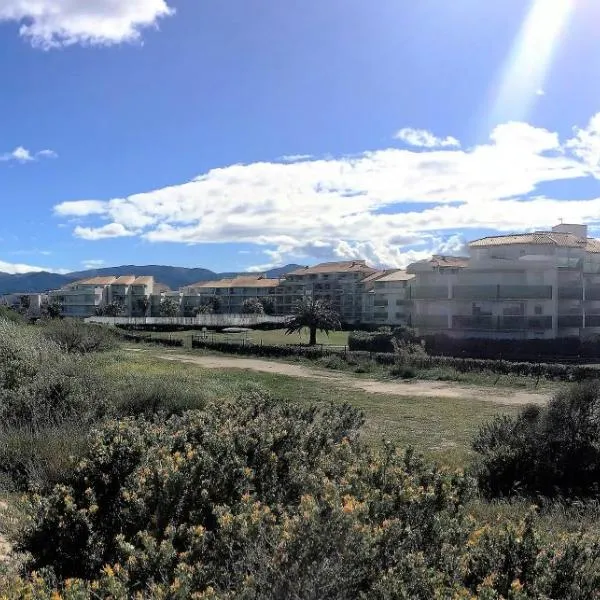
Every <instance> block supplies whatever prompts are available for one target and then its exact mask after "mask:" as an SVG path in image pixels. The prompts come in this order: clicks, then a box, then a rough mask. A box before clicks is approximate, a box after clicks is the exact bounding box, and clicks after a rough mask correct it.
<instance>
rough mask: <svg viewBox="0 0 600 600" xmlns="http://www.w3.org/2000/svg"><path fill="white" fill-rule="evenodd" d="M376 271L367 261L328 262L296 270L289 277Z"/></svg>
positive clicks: (370, 272)
mask: <svg viewBox="0 0 600 600" xmlns="http://www.w3.org/2000/svg"><path fill="white" fill-rule="evenodd" d="M375 272H376V269H374V268H373V267H370V266H369V265H368V264H367V261H365V260H347V261H340V262H326V263H320V264H318V265H314V266H312V267H302V268H300V269H296V270H295V271H292V272H291V273H288V275H317V274H319V273H369V274H372V273H375Z"/></svg>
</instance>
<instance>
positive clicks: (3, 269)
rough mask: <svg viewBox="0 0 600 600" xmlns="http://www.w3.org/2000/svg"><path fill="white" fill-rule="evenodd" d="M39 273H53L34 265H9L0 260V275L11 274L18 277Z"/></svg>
mask: <svg viewBox="0 0 600 600" xmlns="http://www.w3.org/2000/svg"><path fill="white" fill-rule="evenodd" d="M39 271H52V269H46V268H44V267H34V266H32V265H23V264H19V263H9V262H5V261H3V260H0V273H9V274H10V275H18V274H22V273H33V272H39Z"/></svg>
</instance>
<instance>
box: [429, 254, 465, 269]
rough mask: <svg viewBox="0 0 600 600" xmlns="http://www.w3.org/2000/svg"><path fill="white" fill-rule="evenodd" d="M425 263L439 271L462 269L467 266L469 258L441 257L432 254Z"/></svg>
mask: <svg viewBox="0 0 600 600" xmlns="http://www.w3.org/2000/svg"><path fill="white" fill-rule="evenodd" d="M427 262H429V263H430V264H431V265H432V266H433V267H437V268H439V269H446V268H454V269H462V268H464V267H466V266H467V265H468V264H469V258H468V257H467V256H443V255H441V254H434V255H433V256H432V257H431V258H430V259H429V260H428V261H427Z"/></svg>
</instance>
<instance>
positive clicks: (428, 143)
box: [394, 127, 460, 148]
mask: <svg viewBox="0 0 600 600" xmlns="http://www.w3.org/2000/svg"><path fill="white" fill-rule="evenodd" d="M394 137H395V138H396V139H397V140H401V141H403V142H405V143H406V144H408V145H409V146H417V147H419V148H458V147H460V142H459V141H458V140H457V139H456V138H453V137H452V136H448V137H446V138H439V137H436V136H435V135H433V133H431V132H430V131H427V130H425V129H411V128H410V127H405V128H404V129H401V130H400V131H398V132H397V133H396V135H395V136H394Z"/></svg>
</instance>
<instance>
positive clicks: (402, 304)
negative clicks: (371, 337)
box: [362, 270, 415, 326]
mask: <svg viewBox="0 0 600 600" xmlns="http://www.w3.org/2000/svg"><path fill="white" fill-rule="evenodd" d="M414 279H415V276H414V275H413V274H410V273H407V272H406V271H404V270H394V271H388V272H385V273H384V274H382V275H380V276H379V277H378V278H377V279H375V280H374V281H373V292H372V296H373V316H372V319H371V318H369V317H370V315H369V314H366V313H363V319H362V322H363V323H373V324H376V325H381V326H384V325H390V326H395V325H406V324H409V323H411V320H412V300H411V287H410V284H411V282H412V281H413V280H414Z"/></svg>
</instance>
